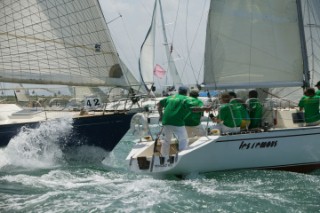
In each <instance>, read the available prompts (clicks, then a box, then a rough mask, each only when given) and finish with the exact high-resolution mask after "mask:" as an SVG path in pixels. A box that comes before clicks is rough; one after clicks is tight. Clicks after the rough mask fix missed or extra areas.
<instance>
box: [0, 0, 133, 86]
mask: <svg viewBox="0 0 320 213" xmlns="http://www.w3.org/2000/svg"><path fill="white" fill-rule="evenodd" d="M0 20H1V22H0V46H1V49H0V81H1V82H12V83H32V84H62V85H70V86H123V85H127V84H128V79H127V77H126V73H124V72H123V71H122V70H123V69H122V65H121V62H120V60H119V57H118V53H117V51H116V49H115V46H114V44H113V41H112V40H111V36H110V32H109V29H108V27H107V24H106V22H105V20H104V18H103V14H102V11H101V8H100V5H99V2H98V0H89V1H88V0H77V1H74V0H55V1H51V0H27V1H22V0H21V1H16V0H3V1H1V2H0Z"/></svg>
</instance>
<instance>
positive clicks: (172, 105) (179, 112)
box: [158, 86, 191, 156]
mask: <svg viewBox="0 0 320 213" xmlns="http://www.w3.org/2000/svg"><path fill="white" fill-rule="evenodd" d="M187 94H188V88H187V87H185V86H181V87H179V93H178V94H176V95H171V96H168V97H166V98H164V99H162V100H161V101H160V102H159V103H158V112H159V115H160V118H159V120H160V121H162V124H163V130H162V134H163V136H164V143H162V146H161V154H162V155H163V156H169V151H170V143H171V139H172V136H173V134H175V136H176V137H177V139H178V141H179V150H184V149H186V148H187V146H188V134H187V130H186V128H185V120H184V119H185V117H186V116H187V115H188V114H189V113H190V112H191V108H190V105H189V103H188V101H187V98H188V96H187ZM163 109H164V110H163Z"/></svg>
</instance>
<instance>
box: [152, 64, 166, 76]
mask: <svg viewBox="0 0 320 213" xmlns="http://www.w3.org/2000/svg"><path fill="white" fill-rule="evenodd" d="M153 74H154V75H155V76H156V77H158V78H163V77H164V76H165V74H166V71H165V70H164V69H163V68H162V67H161V66H160V65H159V64H156V66H155V67H154V69H153Z"/></svg>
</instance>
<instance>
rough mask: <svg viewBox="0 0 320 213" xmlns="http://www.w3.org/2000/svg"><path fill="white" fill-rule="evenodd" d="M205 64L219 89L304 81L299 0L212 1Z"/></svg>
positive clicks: (206, 81) (211, 81) (207, 79)
mask: <svg viewBox="0 0 320 213" xmlns="http://www.w3.org/2000/svg"><path fill="white" fill-rule="evenodd" d="M204 68H205V71H204V84H205V85H206V87H208V85H211V87H212V88H215V89H220V88H226V85H228V86H229V88H254V87H261V88H262V87H267V86H268V87H274V86H301V85H302V84H303V59H302V53H301V41H300V33H299V23H298V13H297V4H296V1H295V0H283V1H277V0H269V1H263V0H255V1H249V0H243V1H228V0H213V1H211V5H210V12H209V19H208V25H207V38H206V49H205V65H204Z"/></svg>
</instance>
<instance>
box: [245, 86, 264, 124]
mask: <svg viewBox="0 0 320 213" xmlns="http://www.w3.org/2000/svg"><path fill="white" fill-rule="evenodd" d="M246 104H247V106H248V112H249V116H250V125H249V129H255V128H260V127H261V120H262V110H263V106H262V104H261V102H260V101H259V99H258V92H257V91H256V90H251V91H249V99H248V100H247V102H246Z"/></svg>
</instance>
